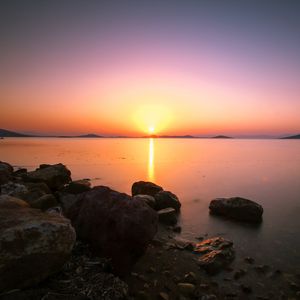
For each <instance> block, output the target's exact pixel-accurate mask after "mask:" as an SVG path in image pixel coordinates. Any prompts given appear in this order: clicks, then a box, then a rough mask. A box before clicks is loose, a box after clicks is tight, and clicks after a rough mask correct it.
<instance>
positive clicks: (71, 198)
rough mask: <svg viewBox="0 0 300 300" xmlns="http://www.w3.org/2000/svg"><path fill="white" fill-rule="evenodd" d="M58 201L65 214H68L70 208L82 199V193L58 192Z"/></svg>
mask: <svg viewBox="0 0 300 300" xmlns="http://www.w3.org/2000/svg"><path fill="white" fill-rule="evenodd" d="M56 195H57V197H58V201H59V203H60V205H61V207H62V210H63V213H64V215H65V216H68V214H69V210H70V208H71V207H72V206H73V205H74V204H75V203H76V202H77V201H78V200H79V199H80V196H81V194H76V195H75V194H66V193H61V192H57V193H56Z"/></svg>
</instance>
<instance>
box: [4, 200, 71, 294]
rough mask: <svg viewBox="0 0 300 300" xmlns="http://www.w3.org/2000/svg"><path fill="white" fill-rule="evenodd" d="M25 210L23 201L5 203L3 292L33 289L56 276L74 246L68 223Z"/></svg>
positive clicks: (57, 217) (56, 217) (28, 209)
mask: <svg viewBox="0 0 300 300" xmlns="http://www.w3.org/2000/svg"><path fill="white" fill-rule="evenodd" d="M4 197H6V198H7V197H9V196H4ZM9 201H11V204H10V205H9V203H8V202H9ZM0 202H1V201H0ZM5 202H6V203H5ZM24 206H26V205H25V204H24V202H23V201H22V200H19V203H17V201H16V200H15V199H10V200H9V199H6V200H4V201H2V207H1V209H0V291H9V290H11V289H22V288H26V287H30V286H32V285H35V284H37V283H39V282H41V281H42V280H44V279H45V278H47V277H48V276H50V275H51V274H53V273H55V272H57V271H58V270H60V269H61V268H62V266H63V264H64V263H65V261H66V259H67V258H68V257H69V255H70V253H71V250H72V248H73V245H74V243H75V239H76V235H75V231H74V229H73V227H72V226H71V224H70V221H69V220H67V219H65V218H64V217H62V216H59V215H57V214H52V215H50V214H46V213H43V212H41V211H40V210H37V209H32V208H27V207H24ZM9 207H10V208H9Z"/></svg>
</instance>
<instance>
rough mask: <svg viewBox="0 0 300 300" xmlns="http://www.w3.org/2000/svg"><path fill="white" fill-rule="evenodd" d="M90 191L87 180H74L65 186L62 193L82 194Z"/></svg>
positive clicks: (89, 184)
mask: <svg viewBox="0 0 300 300" xmlns="http://www.w3.org/2000/svg"><path fill="white" fill-rule="evenodd" d="M90 189H91V183H90V181H89V180H85V179H82V180H76V181H72V182H70V183H69V184H68V185H66V186H65V187H64V188H63V189H62V192H64V193H69V194H80V193H83V192H87V191H89V190H90Z"/></svg>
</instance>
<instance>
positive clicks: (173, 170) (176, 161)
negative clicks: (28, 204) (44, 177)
mask: <svg viewBox="0 0 300 300" xmlns="http://www.w3.org/2000/svg"><path fill="white" fill-rule="evenodd" d="M0 160H2V161H7V162H9V163H11V164H13V165H14V166H18V167H26V168H28V169H29V170H31V169H34V168H36V167H37V166H38V165H39V164H40V163H50V164H53V163H58V162H62V163H64V164H66V165H67V166H68V167H69V168H70V170H71V171H72V177H73V179H80V178H90V179H92V182H93V184H94V185H108V186H110V187H112V188H114V189H116V190H118V191H122V192H127V193H130V188H131V185H132V183H133V182H134V181H138V180H150V181H153V182H155V183H157V184H159V185H161V186H163V187H164V188H165V189H166V190H170V191H172V192H174V193H175V194H177V195H178V197H179V198H180V201H181V203H182V211H181V220H180V223H181V225H182V227H183V232H182V236H183V237H186V238H189V239H194V238H195V237H196V236H201V235H204V234H208V235H209V236H211V235H216V234H218V235H223V236H224V237H228V238H230V239H233V240H234V242H235V246H236V249H237V254H238V257H240V258H241V257H243V256H248V255H251V256H253V257H255V258H256V259H257V260H258V261H259V262H260V263H268V264H272V265H274V266H278V267H279V268H283V269H284V270H287V271H295V270H296V269H297V270H298V271H299V267H300V239H299V237H300V141H299V140H298V141H297V140H212V139H195V140H193V139H58V138H6V139H4V140H0ZM226 196H241V197H246V198H249V199H253V200H255V201H257V202H259V203H260V204H262V205H263V207H264V210H265V212H264V221H263V223H262V224H261V225H260V226H258V227H253V226H247V225H243V224H239V223H234V222H231V221H228V220H223V219H220V218H216V217H212V216H210V215H209V214H208V204H209V202H210V200H211V199H213V198H215V197H226Z"/></svg>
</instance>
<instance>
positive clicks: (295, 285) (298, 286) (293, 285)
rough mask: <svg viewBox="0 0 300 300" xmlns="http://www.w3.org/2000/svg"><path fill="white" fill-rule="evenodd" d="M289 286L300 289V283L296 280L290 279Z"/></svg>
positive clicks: (295, 289)
mask: <svg viewBox="0 0 300 300" xmlns="http://www.w3.org/2000/svg"><path fill="white" fill-rule="evenodd" d="M289 286H290V288H291V289H292V290H294V291H298V290H300V285H298V284H297V283H296V282H293V281H290V282H289Z"/></svg>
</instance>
